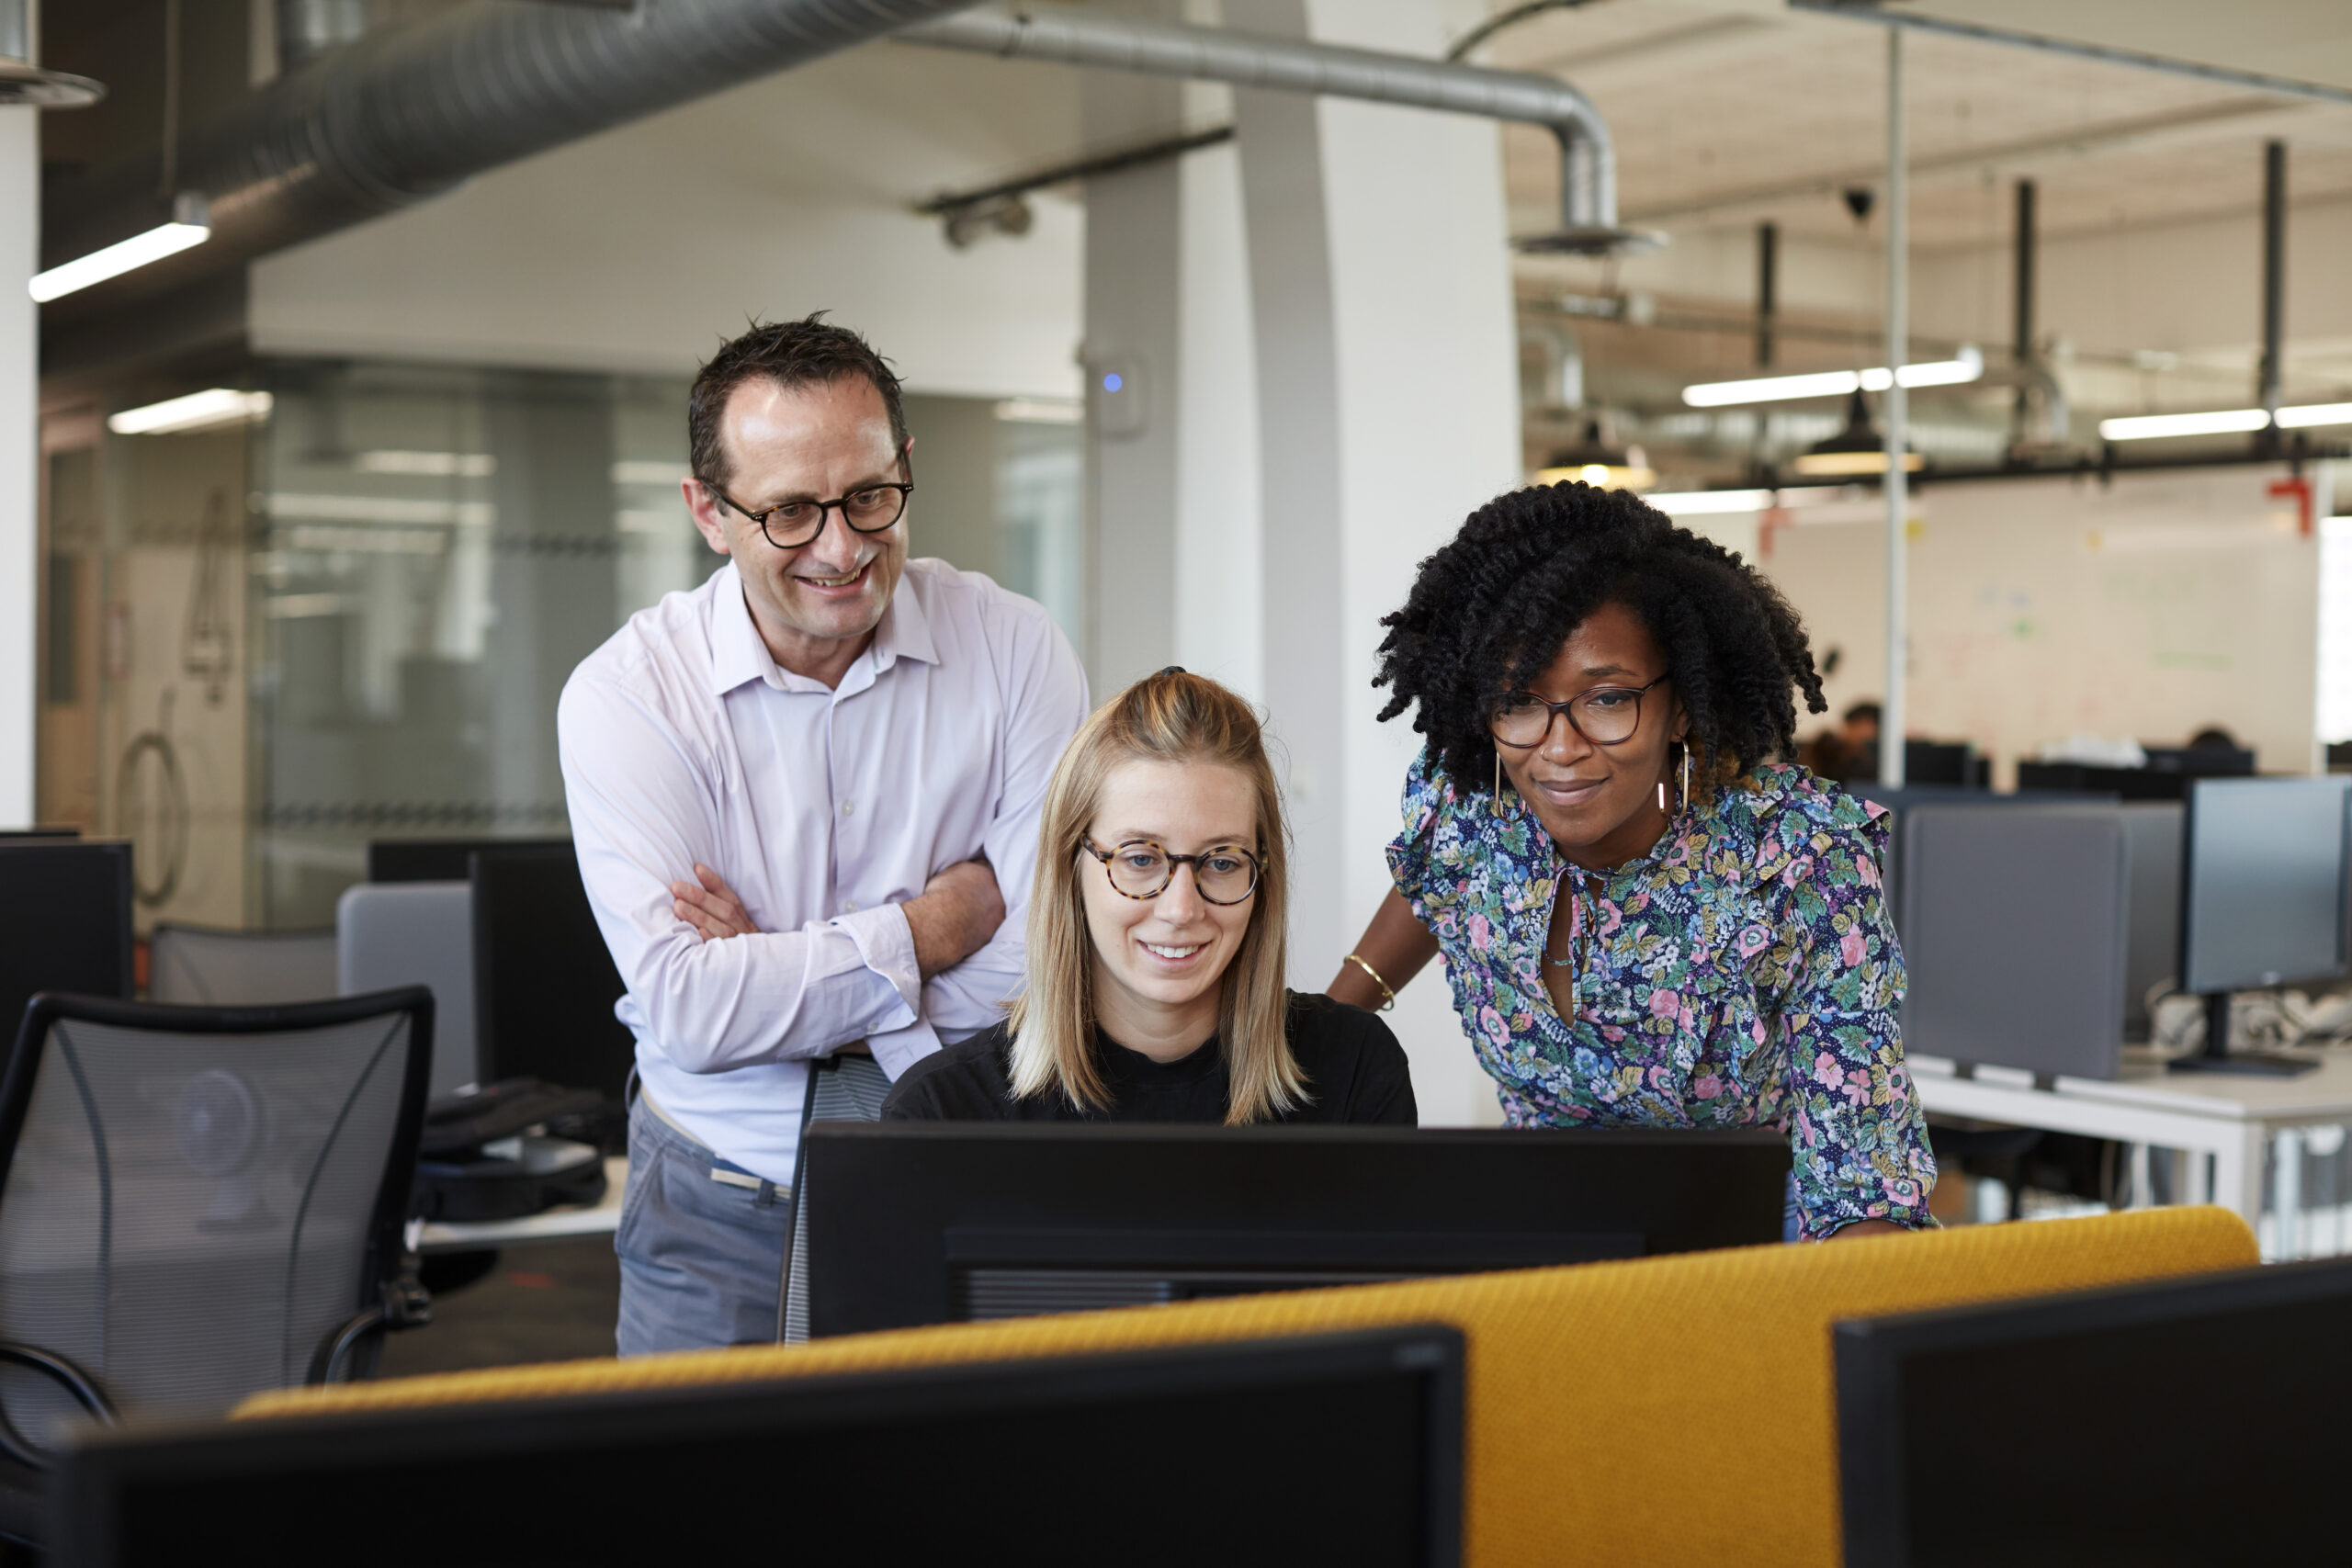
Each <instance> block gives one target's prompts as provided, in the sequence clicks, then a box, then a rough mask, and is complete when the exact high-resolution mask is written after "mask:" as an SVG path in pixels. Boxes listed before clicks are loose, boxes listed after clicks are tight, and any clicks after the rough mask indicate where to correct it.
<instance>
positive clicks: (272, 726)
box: [40, 361, 1082, 930]
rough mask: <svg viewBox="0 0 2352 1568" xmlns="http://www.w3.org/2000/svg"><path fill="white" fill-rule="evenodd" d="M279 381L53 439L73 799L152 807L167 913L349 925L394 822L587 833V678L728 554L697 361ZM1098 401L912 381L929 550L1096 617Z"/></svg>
mask: <svg viewBox="0 0 2352 1568" xmlns="http://www.w3.org/2000/svg"><path fill="white" fill-rule="evenodd" d="M247 385H248V386H250V387H253V388H255V389H263V390H266V391H268V392H269V393H270V394H271V398H270V408H269V412H268V413H267V415H266V417H265V418H262V419H260V420H258V421H256V422H254V423H251V424H244V425H238V426H233V427H230V428H226V429H214V430H211V431H206V432H198V433H189V434H164V435H119V434H106V433H104V432H103V430H102V428H101V426H100V424H99V422H98V421H97V420H96V418H95V417H89V418H84V419H82V420H80V422H79V424H78V425H76V426H75V428H76V429H77V430H83V431H85V434H74V435H72V436H70V437H68V436H63V435H61V436H59V437H57V438H55V439H52V440H51V441H49V442H48V443H46V444H47V445H48V446H51V448H52V450H51V452H50V455H49V457H48V461H47V464H46V468H47V472H46V474H45V476H44V477H45V479H47V481H48V482H47V484H46V485H45V487H44V488H45V491H46V492H47V493H46V496H45V502H46V504H45V506H44V522H45V525H46V529H47V533H48V536H49V538H48V544H47V556H46V559H47V562H48V567H47V570H46V571H45V572H44V578H43V584H42V586H43V599H44V605H43V615H44V627H43V641H42V649H43V659H44V669H43V671H42V675H41V682H42V694H43V698H44V705H43V709H42V726H41V753H42V754H41V766H40V773H41V779H42V790H41V795H42V798H41V815H42V817H43V818H44V819H45V820H70V821H75V822H78V823H80V824H81V825H82V826H83V827H84V828H85V830H89V831H94V832H100V833H110V834H119V835H124V836H128V837H130V838H131V839H132V840H133V841H134V842H135V843H136V845H137V846H138V851H137V863H138V867H139V882H140V898H141V911H140V912H141V921H140V923H141V929H142V930H144V929H145V928H146V927H147V926H148V925H150V924H152V923H153V921H154V920H155V919H176V920H188V921H194V922H197V923H202V924H209V925H224V926H237V925H243V926H254V927H269V928H276V929H281V930H282V929H293V928H301V927H317V926H325V925H329V924H332V923H333V921H334V905H335V900H336V898H337V897H340V895H341V893H342V891H343V889H344V888H345V887H346V886H349V885H350V884H352V883H353V882H355V881H357V880H358V879H359V878H360V877H361V876H362V875H363V874H364V873H365V866H366V850H367V845H368V841H369V840H374V839H380V838H393V837H404V836H414V837H456V836H469V837H470V836H492V835H515V836H539V835H547V834H560V833H561V832H563V831H564V830H565V827H566V817H565V811H564V801H563V784H562V778H561V774H560V769H559V767H558V762H557V752H556V733H555V705H556V699H557V696H558V694H560V692H561V690H562V687H563V682H564V681H565V679H566V678H567V677H569V676H570V674H571V671H572V669H573V667H574V666H575V665H577V664H578V663H579V662H580V660H582V658H584V657H585V656H586V655H587V654H588V653H589V652H590V651H591V650H593V649H594V648H595V647H596V646H597V645H598V644H599V643H601V642H603V641H604V640H605V637H609V636H610V635H611V634H612V633H613V631H614V630H615V629H616V627H617V626H619V625H620V624H621V622H622V621H624V620H625V619H627V618H628V615H631V614H632V613H633V612H635V611H637V610H639V609H642V608H644V607H645V606H647V605H650V604H653V603H654V602H656V601H657V600H658V599H660V598H661V596H662V594H664V593H667V592H675V591H681V590H685V589H691V588H693V587H694V586H695V585H696V584H697V583H699V582H701V581H703V580H704V579H705V578H706V577H707V576H708V574H709V573H710V572H711V571H712V570H715V569H716V568H717V567H718V564H719V561H718V557H717V556H715V555H714V554H712V553H711V552H710V550H709V549H708V548H707V547H706V546H705V545H704V544H703V542H702V540H701V538H700V536H698V535H697V534H696V533H695V529H694V525H693V523H692V521H691V519H690V518H689V517H688V515H687V513H686V508H685V503H684V498H683V496H682V495H681V494H680V490H679V480H680V479H682V478H683V477H684V475H685V473H686V471H687V463H686V434H685V413H684V410H685V394H686V383H685V381H684V379H683V378H677V379H665V378H633V377H616V376H603V375H582V374H561V373H550V372H536V371H524V370H510V369H489V368H474V367H445V366H429V365H413V364H397V363H382V362H366V361H358V362H352V361H339V362H333V363H326V362H319V361H277V362H265V363H262V364H258V365H255V366H254V367H252V371H251V375H250V378H248V381H247ZM1070 412H1073V411H1064V410H1061V409H1059V408H1057V407H1040V406H1039V405H1035V404H1029V403H1015V404H1004V403H998V402H994V401H991V400H981V399H964V398H931V397H910V399H909V400H908V416H909V422H910V427H911V428H912V430H913V433H914V435H915V439H916V446H917V451H916V470H917V476H918V482H919V484H920V487H921V488H920V489H919V491H918V492H917V495H916V497H915V503H914V505H913V506H912V507H911V508H910V517H911V518H912V520H913V529H914V537H913V552H914V553H915V554H917V555H939V556H944V557H945V558H947V559H949V560H952V561H954V562H955V563H956V565H958V566H963V567H967V568H969V569H972V570H981V571H986V572H988V573H989V574H990V575H991V576H994V577H996V578H997V579H998V580H999V581H1002V582H1004V583H1005V584H1006V585H1007V586H1008V587H1012V588H1013V589H1015V590H1016V591H1018V592H1027V593H1030V594H1032V595H1033V596H1035V597H1038V598H1041V599H1042V600H1044V601H1045V602H1046V604H1047V606H1048V608H1049V609H1051V610H1052V611H1053V612H1054V614H1055V615H1056V617H1057V620H1059V621H1060V622H1061V624H1062V625H1063V626H1065V628H1068V629H1071V630H1075V629H1076V627H1077V626H1078V625H1079V624H1080V616H1081V614H1082V606H1081V604H1080V602H1079V595H1080V583H1081V581H1082V567H1081V556H1080V549H1081V540H1080V525H1079V505H1080V491H1079V472H1080V461H1079V442H1080V430H1079V427H1078V425H1077V424H1076V423H1074V422H1072V421H1071V420H1070V418H1069V413H1070ZM59 428H60V430H61V431H62V430H64V429H65V425H64V423H62V422H61V423H60V425H59Z"/></svg>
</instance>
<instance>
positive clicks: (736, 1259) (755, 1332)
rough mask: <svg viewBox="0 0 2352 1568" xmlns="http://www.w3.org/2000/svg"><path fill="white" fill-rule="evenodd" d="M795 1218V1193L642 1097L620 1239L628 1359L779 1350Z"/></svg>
mask: <svg viewBox="0 0 2352 1568" xmlns="http://www.w3.org/2000/svg"><path fill="white" fill-rule="evenodd" d="M714 1170H716V1171H718V1172H720V1173H721V1174H722V1176H724V1177H731V1178H732V1179H731V1180H730V1179H720V1178H717V1177H714V1176H713V1175H712V1172H713V1171H714ZM791 1218H792V1194H791V1192H790V1190H788V1189H786V1188H782V1187H778V1186H776V1185H775V1183H774V1182H771V1181H763V1180H761V1179H759V1178H757V1177H755V1176H752V1175H751V1174H750V1173H749V1172H747V1171H744V1170H742V1168H741V1167H738V1166H733V1165H730V1164H729V1163H728V1162H727V1161H725V1160H722V1159H720V1158H719V1157H718V1156H717V1155H715V1154H713V1153H712V1152H711V1151H710V1150H708V1149H707V1148H705V1147H703V1145H700V1144H698V1143H696V1142H695V1140H694V1139H692V1138H690V1137H688V1136H686V1134H684V1133H682V1132H680V1131H679V1130H678V1129H677V1128H675V1127H673V1126H672V1125H671V1124H670V1123H669V1122H664V1121H662V1118H661V1117H659V1116H657V1115H655V1114H654V1112H653V1110H652V1108H651V1107H650V1106H649V1105H648V1104H647V1103H646V1102H645V1099H644V1097H643V1096H642V1095H640V1096H639V1097H638V1098H637V1101H636V1103H635V1104H633V1105H631V1106H630V1107H629V1111H628V1193H627V1195H626V1196H625V1197H624V1198H623V1199H622V1201H621V1221H620V1229H619V1230H618V1231H617V1232H616V1234H615V1235H614V1236H613V1250H614V1252H616V1253H617V1254H618V1255H619V1257H620V1262H621V1314H620V1323H619V1325H618V1326H617V1329H616V1339H617V1341H618V1344H619V1348H620V1353H621V1354H622V1355H624V1356H645V1355H650V1354H652V1353H654V1352H655V1351H660V1350H701V1349H710V1348H716V1347H718V1346H724V1345H745V1344H756V1345H766V1344H771V1343H773V1342H774V1341H775V1337H776V1287H777V1283H778V1280H779V1279H780V1278H781V1276H782V1274H783V1271H784V1247H785V1240H786V1226H787V1225H788V1224H790V1222H791Z"/></svg>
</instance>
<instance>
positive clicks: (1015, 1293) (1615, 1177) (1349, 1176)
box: [802, 1122, 1789, 1335]
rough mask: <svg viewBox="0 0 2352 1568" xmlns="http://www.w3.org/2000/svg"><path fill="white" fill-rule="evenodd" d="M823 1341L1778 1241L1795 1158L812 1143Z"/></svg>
mask: <svg viewBox="0 0 2352 1568" xmlns="http://www.w3.org/2000/svg"><path fill="white" fill-rule="evenodd" d="M807 1161H808V1163H807V1168H806V1172H805V1176H804V1179H803V1182H802V1196H803V1201H805V1202H806V1204H807V1205H808V1212H809V1254H808V1263H807V1265H806V1267H807V1268H808V1269H809V1327H810V1332H812V1333H813V1334H817V1335H828V1334H851V1333H859V1332H864V1331H865V1330H869V1329H877V1328H898V1327H906V1326H911V1325H917V1324H927V1323H949V1322H957V1321H964V1320H969V1319H972V1318H978V1317H995V1316H1023V1315H1027V1314H1032V1313H1038V1312H1067V1311H1074V1310H1082V1309H1085V1308H1090V1307H1103V1306H1120V1305H1133V1304H1141V1303H1149V1302H1159V1301H1175V1300H1184V1299H1189V1298H1193V1297H1198V1296H1212V1295H1232V1294H1240V1293H1246V1292H1251V1291H1260V1290H1295V1289H1299V1288H1302V1287H1305V1286H1311V1285H1318V1284H1350V1283H1361V1282H1364V1281H1367V1280H1394V1279H1408V1278H1414V1277H1418V1276H1423V1275H1430V1274H1456V1273H1476V1272H1480V1271H1484V1270H1490V1269H1525V1268H1537V1267H1543V1266H1547V1265H1554V1264H1562V1263H1584V1262H1591V1261H1595V1260H1597V1259H1601V1258H1631V1257H1637V1256H1640V1255H1642V1254H1644V1253H1661V1252H1681V1251H1691V1250H1694V1249H1698V1248H1702V1247H1739V1246H1749V1245H1757V1244H1761V1243H1767V1242H1774V1241H1778V1240H1779V1239H1780V1238H1781V1224H1782V1218H1783V1213H1784V1203H1785V1197H1786V1188H1787V1181H1788V1171H1789V1150H1788V1143H1787V1139H1786V1136H1785V1135H1784V1134H1778V1133H1772V1132H1769V1131H1741V1132H1724V1133H1690V1132H1645V1131H1600V1130H1549V1129H1514V1130H1510V1131H1504V1130H1501V1129H1487V1130H1475V1131H1474V1130H1468V1129H1442V1130H1441V1129H1430V1130H1414V1129H1403V1128H1382V1127H1351V1126H1299V1127H1283V1126H1272V1127H1266V1126H1259V1127H1204V1126H1187V1125H1176V1124H1169V1123H1136V1122H1122V1123H1099V1122H1098V1123H1070V1122H1063V1123H1042V1124H1041V1123H1036V1122H878V1123H872V1122H814V1123H812V1124H811V1125H810V1127H809V1136H808V1143H807Z"/></svg>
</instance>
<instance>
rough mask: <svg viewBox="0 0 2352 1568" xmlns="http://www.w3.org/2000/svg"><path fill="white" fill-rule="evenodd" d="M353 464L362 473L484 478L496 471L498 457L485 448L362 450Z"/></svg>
mask: <svg viewBox="0 0 2352 1568" xmlns="http://www.w3.org/2000/svg"><path fill="white" fill-rule="evenodd" d="M352 467H354V468H357V469H358V470H359V471H360V472H361V473H363V474H424V475H427V476H430V477H433V478H436V479H438V478H450V477H454V476H458V475H462V476H464V477H465V478H467V479H486V478H488V477H489V476H490V475H492V474H494V473H496V472H498V459H497V458H495V457H492V456H491V455H490V454H489V453H487V452H402V451H379V452H362V453H360V454H359V456H358V457H356V458H355V459H353V462H352Z"/></svg>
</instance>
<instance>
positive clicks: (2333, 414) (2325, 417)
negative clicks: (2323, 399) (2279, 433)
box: [2278, 403, 2352, 430]
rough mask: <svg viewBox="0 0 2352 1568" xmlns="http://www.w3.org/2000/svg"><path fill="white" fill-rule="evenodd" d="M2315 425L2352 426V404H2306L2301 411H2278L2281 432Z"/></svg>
mask: <svg viewBox="0 0 2352 1568" xmlns="http://www.w3.org/2000/svg"><path fill="white" fill-rule="evenodd" d="M2313 424H2352V403H2305V404H2304V405H2303V406H2302V407H2301V408H2299V409H2280V410H2279V411H2278V428H2279V429H2281V430H2301V429H2303V428H2304V427H2305V426H2307V425H2313Z"/></svg>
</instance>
